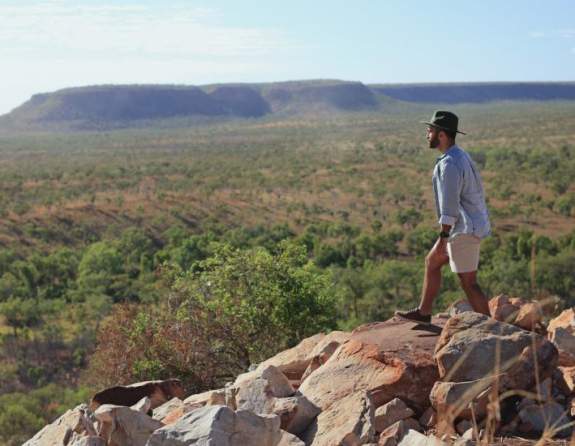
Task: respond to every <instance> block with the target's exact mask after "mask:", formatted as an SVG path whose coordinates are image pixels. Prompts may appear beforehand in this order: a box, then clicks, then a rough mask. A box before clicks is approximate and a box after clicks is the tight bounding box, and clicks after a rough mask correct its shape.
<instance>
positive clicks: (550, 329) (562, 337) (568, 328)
mask: <svg viewBox="0 0 575 446" xmlns="http://www.w3.org/2000/svg"><path fill="white" fill-rule="evenodd" d="M547 333H548V336H549V339H550V340H551V342H553V343H554V344H555V346H556V347H557V349H558V350H559V363H560V364H561V365H562V366H565V367H572V366H575V309H573V308H569V309H568V310H565V311H563V312H562V313H561V314H560V315H559V316H558V317H556V318H555V319H553V320H551V322H549V325H548V326H547Z"/></svg>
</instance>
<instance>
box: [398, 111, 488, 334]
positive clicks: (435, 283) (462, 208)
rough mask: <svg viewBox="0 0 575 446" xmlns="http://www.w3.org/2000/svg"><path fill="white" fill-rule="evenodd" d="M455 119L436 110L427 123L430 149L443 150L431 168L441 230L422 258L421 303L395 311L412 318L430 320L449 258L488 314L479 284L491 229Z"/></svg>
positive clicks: (480, 309)
mask: <svg viewBox="0 0 575 446" xmlns="http://www.w3.org/2000/svg"><path fill="white" fill-rule="evenodd" d="M458 123H459V119H458V118H457V116H456V115H455V114H454V113H451V112H448V111H436V112H435V113H434V114H433V117H432V118H431V121H430V122H424V124H427V141H428V142H429V148H430V149H437V150H439V152H441V156H440V157H439V158H438V159H437V162H436V164H435V169H434V171H433V191H434V193H435V207H436V210H437V217H438V218H439V224H440V225H441V232H440V233H439V237H438V239H437V241H436V242H435V245H434V246H433V248H431V251H429V254H427V257H426V258H425V278H424V281H423V291H422V293H421V303H420V304H419V307H417V308H414V309H413V310H409V311H396V312H395V315H396V316H399V317H401V318H402V319H407V320H410V321H414V322H419V323H424V324H429V323H431V311H432V306H433V301H434V300H435V298H436V297H437V295H438V294H439V289H440V287H441V268H442V267H443V265H445V264H446V263H448V262H449V265H450V266H451V270H452V271H453V272H454V273H457V275H458V276H459V280H460V283H461V287H462V288H463V290H464V291H465V294H466V295H467V299H468V300H469V303H470V304H471V306H472V307H473V310H475V311H476V312H478V313H483V314H486V315H489V305H488V301H487V298H486V297H485V295H484V294H483V292H482V291H481V288H480V287H479V285H478V284H477V277H476V276H477V266H478V264H479V243H480V241H481V239H482V238H484V237H487V236H488V235H489V233H490V231H491V226H490V223H489V214H488V212H487V206H486V205H485V194H484V193H483V184H482V182H481V178H480V176H479V171H478V170H477V167H476V166H475V163H474V162H473V160H472V159H471V157H470V156H469V155H468V154H467V152H465V151H464V150H462V149H461V148H459V147H458V146H457V145H456V144H455V136H456V135H457V133H461V134H463V135H464V134H465V133H463V132H460V131H459V130H458V129H457V126H458Z"/></svg>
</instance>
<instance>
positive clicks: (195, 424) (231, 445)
mask: <svg viewBox="0 0 575 446" xmlns="http://www.w3.org/2000/svg"><path fill="white" fill-rule="evenodd" d="M280 444H281V445H289V444H292V445H294V446H295V445H297V444H298V442H297V439H294V438H293V436H289V435H286V433H285V432H283V431H282V430H281V429H280V419H279V417H277V416H275V415H263V416H260V415H256V414H254V413H252V412H249V411H245V410H238V411H237V412H234V411H233V410H232V409H230V408H229V407H227V406H218V405H216V406H204V407H201V408H199V409H196V410H193V411H191V412H189V413H187V414H185V415H184V416H183V417H182V418H180V419H179V420H178V421H177V422H176V423H174V424H171V425H169V426H165V427H163V428H161V429H158V430H156V431H155V432H154V433H153V434H152V435H151V436H150V439H149V440H148V442H147V444H146V446H185V445H206V446H246V445H250V446H278V445H280Z"/></svg>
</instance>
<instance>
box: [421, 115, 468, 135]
mask: <svg viewBox="0 0 575 446" xmlns="http://www.w3.org/2000/svg"><path fill="white" fill-rule="evenodd" d="M421 122H422V123H423V124H427V125H430V126H432V127H437V128H438V129H442V130H449V131H451V132H456V133H461V134H462V135H466V133H464V132H461V131H459V130H458V128H457V126H458V125H459V118H458V117H457V115H456V114H455V113H452V112H450V111H445V110H437V111H435V112H434V113H433V116H432V117H431V121H421Z"/></svg>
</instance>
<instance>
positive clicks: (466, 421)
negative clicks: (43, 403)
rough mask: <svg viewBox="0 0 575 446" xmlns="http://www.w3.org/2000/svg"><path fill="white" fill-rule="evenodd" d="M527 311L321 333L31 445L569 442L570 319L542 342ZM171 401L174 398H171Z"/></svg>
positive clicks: (86, 416) (531, 310)
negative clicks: (519, 438)
mask: <svg viewBox="0 0 575 446" xmlns="http://www.w3.org/2000/svg"><path fill="white" fill-rule="evenodd" d="M531 304H532V303H529V302H526V301H523V300H521V299H518V298H508V297H506V296H498V297H497V298H495V299H494V300H492V301H491V303H490V306H491V310H492V311H493V314H494V316H496V318H489V317H487V316H484V315H480V314H477V313H474V312H472V311H469V308H468V307H467V306H466V305H465V302H459V303H456V304H455V305H453V306H452V307H451V309H450V310H449V314H451V315H452V316H451V317H450V318H448V317H447V316H446V317H437V318H434V319H433V323H434V324H433V325H431V326H426V327H425V326H421V325H418V324H416V323H411V322H406V321H399V320H395V319H392V320H388V321H386V322H378V323H373V324H367V325H363V326H361V327H358V328H357V329H356V330H354V331H353V332H351V333H346V332H333V333H329V334H319V335H316V336H312V337H310V338H307V339H304V340H303V341H302V342H301V343H300V344H298V345H297V346H295V347H294V348H292V349H289V350H286V351H284V352H281V353H279V354H277V355H276V356H274V357H272V358H270V359H268V360H266V361H264V362H262V363H261V364H260V365H258V366H257V367H256V368H255V369H254V370H252V371H250V372H247V373H244V374H241V375H239V376H238V377H237V378H236V379H235V380H234V381H233V382H230V383H228V384H226V386H225V388H221V389H215V390H209V391H206V392H203V393H198V394H194V395H189V396H187V397H185V395H183V389H182V391H181V392H180V391H178V392H176V391H174V392H171V391H170V392H168V391H166V389H165V388H163V387H162V386H157V384H156V385H155V388H156V389H162V391H161V392H159V391H157V390H156V392H151V394H150V392H148V391H145V392H142V391H143V390H145V389H148V390H149V388H151V387H150V382H148V383H137V384H135V385H132V386H124V387H122V389H128V390H127V391H126V392H124V390H122V392H120V393H121V396H122V398H123V400H122V401H123V402H124V404H123V405H118V404H116V405H110V404H102V405H100V406H98V407H97V410H96V412H95V414H91V413H90V411H89V409H88V408H87V406H80V407H78V408H76V409H74V410H72V411H68V412H67V413H66V414H65V415H63V416H62V417H60V418H59V419H58V420H56V421H55V422H54V423H53V424H51V425H49V426H46V427H45V428H44V429H42V430H41V431H40V432H38V434H36V435H35V436H34V438H32V439H31V440H29V441H28V442H27V443H26V446H48V445H56V444H57V445H64V446H68V445H75V446H119V445H126V446H138V445H142V446H176V445H199V444H205V445H217V446H220V445H221V446H235V445H238V446H239V445H242V446H244V445H245V446H250V445H254V446H260V445H261V446H303V445H304V444H305V445H306V446H324V445H325V446H328V445H329V446H331V445H346V446H347V445H353V446H355V445H361V444H371V445H375V444H379V445H386V446H401V445H419V444H438V445H439V444H446V443H443V442H442V441H441V440H439V439H438V438H436V437H433V436H432V435H431V433H432V432H434V433H436V434H437V436H440V437H441V436H445V438H446V439H448V440H449V442H450V444H451V440H456V441H455V442H454V443H453V444H457V445H471V444H473V443H474V441H476V440H478V439H477V438H475V437H476V436H477V435H488V436H489V435H491V436H493V435H494V434H498V435H508V436H514V435H527V436H531V437H537V436H542V435H550V436H555V437H565V438H566V437H568V436H569V435H571V433H572V428H571V427H570V423H571V422H572V421H573V416H574V415H575V393H574V391H575V384H574V383H575V367H573V366H561V367H558V365H557V364H558V357H559V353H558V350H557V348H559V352H560V353H562V354H565V355H570V354H571V353H570V350H569V349H570V344H569V342H571V341H569V340H567V341H564V340H563V339H569V338H567V336H573V333H574V332H573V324H574V322H573V320H574V316H575V314H574V313H573V311H572V310H567V311H566V312H564V313H563V314H562V315H561V316H560V317H558V318H556V319H555V320H553V321H552V323H551V324H550V325H549V327H548V333H549V339H547V338H545V337H544V336H541V335H540V334H538V332H543V333H544V332H545V327H542V326H541V319H540V318H539V316H540V311H539V306H538V305H536V304H535V305H531ZM497 318H499V319H505V320H509V321H512V322H513V323H514V324H515V325H513V324H510V323H506V322H502V321H499V320H497ZM521 326H523V327H521ZM558 333H559V334H558ZM561 336H564V337H565V338H561ZM558 340H559V341H558ZM565 357H567V358H568V356H565ZM154 383H157V382H154ZM152 387H154V386H152ZM112 389H116V388H112ZM136 391H137V392H136ZM115 393H117V392H116V390H112V391H110V389H107V391H104V392H101V393H100V394H98V395H99V396H98V398H96V397H95V399H94V400H95V402H99V401H102V399H103V398H102V395H104V396H106V395H114V394H115ZM142 393H143V394H144V396H143V397H142V398H140V399H139V400H137V401H135V402H134V398H135V395H136V394H137V396H141V394H142ZM169 393H171V394H173V393H178V395H177V396H175V397H174V398H170V399H169V401H168V398H167V397H168V394H169ZM159 394H160V395H159ZM126 395H129V396H130V398H126V397H125V396H126ZM128 403H130V404H128ZM151 410H153V417H152V416H150V413H151ZM94 423H95V424H94ZM481 432H483V434H481ZM485 432H488V434H485ZM442 438H443V437H442ZM490 438H491V437H490ZM483 440H484V439H482V441H483ZM502 443H503V444H507V443H506V441H503V440H502ZM509 444H513V443H509Z"/></svg>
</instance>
